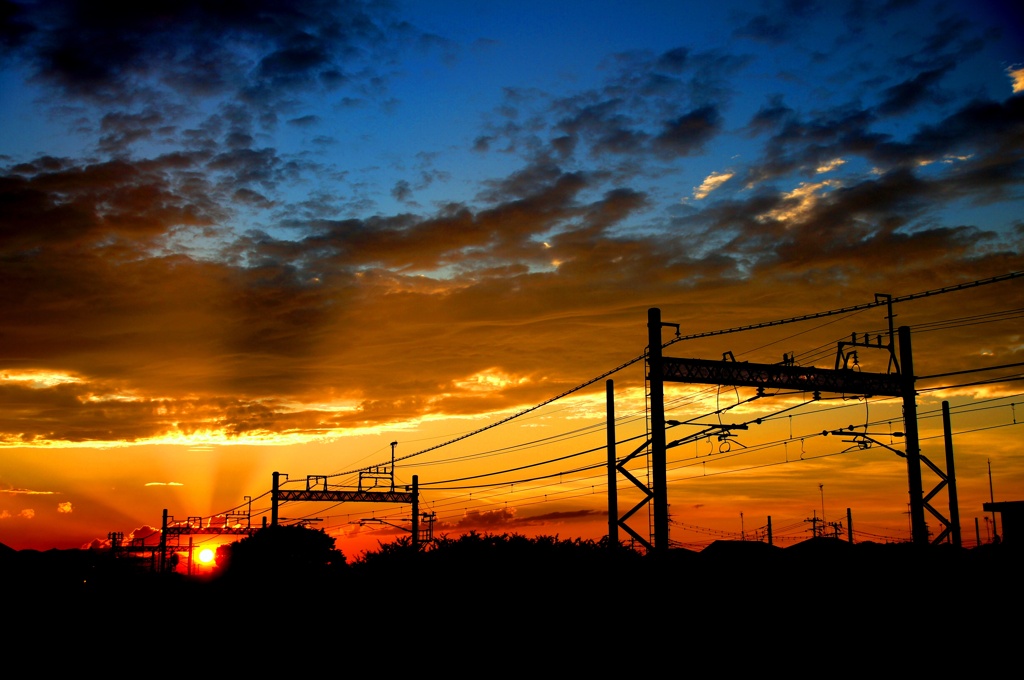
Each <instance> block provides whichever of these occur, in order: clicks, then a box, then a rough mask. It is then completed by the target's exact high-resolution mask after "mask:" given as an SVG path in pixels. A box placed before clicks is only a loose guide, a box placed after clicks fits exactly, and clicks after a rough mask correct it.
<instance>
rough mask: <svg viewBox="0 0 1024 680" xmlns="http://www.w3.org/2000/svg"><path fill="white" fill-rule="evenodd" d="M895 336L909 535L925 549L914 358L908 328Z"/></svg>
mask: <svg viewBox="0 0 1024 680" xmlns="http://www.w3.org/2000/svg"><path fill="white" fill-rule="evenodd" d="M899 336H900V365H901V366H900V370H901V372H900V378H901V380H900V382H901V391H902V393H903V420H904V430H905V431H906V442H907V483H908V487H909V492H910V534H911V539H912V540H913V542H914V543H915V544H916V545H928V527H927V525H926V524H925V521H924V488H923V486H922V483H921V446H920V442H919V440H918V434H917V392H916V391H915V389H914V382H915V378H914V354H913V351H912V350H911V347H910V327H909V326H900V330H899Z"/></svg>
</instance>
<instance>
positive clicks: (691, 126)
mask: <svg viewBox="0 0 1024 680" xmlns="http://www.w3.org/2000/svg"><path fill="white" fill-rule="evenodd" d="M721 126H722V116H721V114H720V113H719V112H718V110H717V109H715V108H714V107H711V106H704V107H701V108H699V109H695V110H693V111H690V112H688V113H685V114H683V115H682V116H679V117H678V118H675V119H673V120H670V121H667V122H666V123H665V127H664V129H663V130H662V131H661V133H659V134H658V136H657V137H655V138H654V141H653V143H654V148H655V149H656V150H657V151H658V153H659V154H660V155H662V156H668V157H674V156H689V155H691V154H694V153H697V152H698V151H700V150H702V149H703V148H704V145H705V144H707V143H708V142H709V141H710V140H711V139H712V138H714V136H715V135H716V134H717V133H718V132H719V130H720V129H721Z"/></svg>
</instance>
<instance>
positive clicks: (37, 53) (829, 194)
mask: <svg viewBox="0 0 1024 680" xmlns="http://www.w3.org/2000/svg"><path fill="white" fill-rule="evenodd" d="M1021 19H1022V12H1021V10H1015V9H1013V8H1010V7H1009V6H1007V5H1006V4H1005V3H996V2H970V3H968V2H960V1H954V2H926V1H921V2H913V1H900V0H893V1H887V2H883V1H877V2H875V1H867V2H856V3H853V2H851V3H825V2H810V1H793V2H763V3H751V2H734V1H731V0H729V1H724V2H716V3H687V2H632V3H621V2H589V3H585V4H583V3H573V2H484V3H479V2H458V1H452V2H419V3H402V2H383V3H375V2H366V3H364V2H328V1H325V0H314V1H305V0H300V1H297V2H291V3H288V4H287V6H285V5H282V4H280V3H277V2H227V3H208V2H200V1H198V0H194V1H188V2H157V3H146V4H145V5H144V6H142V5H140V6H127V7H123V6H120V4H119V3H106V2H75V1H73V0H58V1H47V2H21V1H16V0H13V1H12V0H2V1H0V47H2V50H0V54H2V56H0V120H3V122H4V130H5V132H4V136H3V139H2V140H0V201H2V202H3V205H4V209H3V211H2V215H0V257H2V259H3V268H2V271H3V274H2V277H3V278H2V279H0V282H2V284H3V287H4V289H5V290H6V291H8V292H9V294H8V295H7V296H5V298H4V301H3V303H0V304H2V305H3V306H2V307H0V312H2V315H0V318H3V319H4V321H3V326H2V328H0V330H2V337H3V341H4V348H3V350H2V352H0V371H4V376H5V378H4V381H3V382H0V390H2V391H3V393H4V395H5V397H4V399H5V401H4V403H5V404H6V406H5V408H4V410H3V413H2V415H0V441H2V442H4V443H5V445H6V446H8V447H12V448H17V449H18V450H23V454H24V455H25V456H26V457H27V458H26V460H31V456H32V455H34V454H33V453H32V451H33V450H34V449H36V448H39V449H45V448H47V447H64V446H72V447H103V446H121V445H126V444H131V445H135V444H139V445H142V444H154V443H157V444H165V443H168V442H186V443H188V442H191V443H193V444H195V443H202V444H203V445H208V444H210V442H213V443H215V444H216V443H225V442H233V443H238V442H243V443H251V444H265V443H266V444H269V443H273V442H274V441H276V440H279V439H280V440H282V441H287V442H288V443H289V444H293V443H295V442H301V441H311V442H312V441H322V440H324V439H325V438H327V439H330V438H332V437H342V436H347V435H349V434H351V432H352V431H355V430H359V431H362V429H369V430H372V431H374V432H378V433H381V432H387V430H388V429H389V428H401V427H408V423H416V422H426V421H431V422H435V421H443V420H444V419H445V418H474V417H481V418H484V417H488V416H489V415H491V414H495V413H506V412H508V411H509V410H513V411H514V410H515V409H516V408H520V407H523V406H525V405H530V404H535V403H538V402H540V401H543V400H545V399H548V398H550V397H551V396H552V395H555V394H559V393H561V392H562V391H563V390H565V389H567V387H569V386H572V385H575V384H578V383H580V382H582V381H584V380H588V379H590V378H592V377H593V376H595V375H598V374H600V373H602V372H603V371H605V370H608V369H610V368H611V367H614V366H616V365H619V364H620V363H621V362H622V361H623V360H624V359H626V358H629V357H632V356H635V355H636V354H637V353H638V352H641V351H642V349H643V344H644V343H645V341H646V339H645V336H644V332H643V328H642V326H643V323H644V319H645V318H646V310H647V309H648V308H650V307H654V306H657V307H660V308H662V309H663V310H664V311H665V316H666V318H674V319H675V320H677V321H680V322H682V323H683V326H684V328H688V329H691V331H699V330H707V329H709V328H731V327H736V326H741V325H744V324H747V323H756V322H760V321H764V320H766V319H768V318H785V317H788V316H793V315H798V314H802V313H808V312H814V311H819V310H822V309H833V308H837V307H843V306H845V305H847V304H855V303H857V302H863V301H865V300H870V299H872V295H873V294H875V293H878V292H887V293H891V294H894V295H900V294H907V293H912V292H916V291H920V290H929V289H934V288H939V287H942V286H947V285H953V284H957V283H960V282H965V281H975V280H979V279H984V278H987V277H991V276H998V275H1001V274H1006V273H1009V272H1018V271H1021V270H1024V266H1022V264H1024V256H1022V243H1024V222H1022V218H1021V214H1020V206H1021V193H1022V188H1024V187H1022V181H1024V40H1022V35H1024V34H1022V26H1021ZM1021 301H1022V293H1021V290H1020V286H1019V284H1016V285H1012V284H1011V287H1010V289H1009V291H1008V292H1003V293H1001V294H1000V295H992V296H988V297H985V296H983V297H982V298H981V299H980V300H975V301H972V302H969V303H964V302H957V301H950V302H949V303H948V305H947V306H943V305H942V304H939V303H936V305H937V306H938V308H936V309H933V310H931V311H929V313H928V314H931V315H942V314H956V313H957V312H959V311H963V309H965V308H970V309H973V310H977V311H978V312H979V313H982V312H985V311H991V312H999V311H1002V310H1005V309H1014V308H1016V307H1022V306H1024V305H1021ZM928 314H922V315H921V320H922V323H923V322H924V320H925V319H927V318H931V317H930V316H929V315H928ZM904 318H912V317H910V316H909V315H905V317H904ZM876 323H880V322H878V321H876ZM846 332H847V330H846V329H843V331H842V333H846ZM985 341H986V349H985V352H990V353H989V354H984V357H985V359H984V361H991V363H993V364H1011V363H1014V362H1015V359H1016V358H1019V355H1020V353H1021V343H1020V337H1019V331H1016V330H1015V327H1014V324H1012V323H1009V324H1007V325H1006V327H1004V328H1000V329H998V330H996V329H990V330H989V331H988V332H987V335H986V337H985ZM962 342H963V345H962V346H957V347H956V348H955V349H953V348H951V347H950V346H941V345H936V346H935V347H934V348H930V349H923V350H922V351H923V352H926V356H931V357H934V359H935V360H936V361H941V360H940V359H939V357H941V356H942V355H943V354H944V353H947V352H953V353H954V354H956V355H957V356H959V357H961V358H960V359H959V361H960V362H961V363H962V364H963V365H964V366H975V365H978V364H979V362H981V361H983V359H982V358H981V357H982V354H981V353H980V352H979V350H978V348H977V346H976V345H977V338H971V337H965V338H963V339H962ZM757 344H758V343H756V342H755V343H753V345H754V346H757ZM991 347H995V348H996V349H994V350H993V349H990V348H991ZM777 349H778V348H773V349H772V350H771V352H772V358H773V360H777V358H778V356H776V355H778V354H781V351H784V350H787V351H788V350H792V349H795V347H786V348H784V350H778V351H776V350H777ZM693 351H694V352H698V351H703V352H706V353H709V354H710V355H711V356H715V355H716V354H721V352H722V348H721V347H718V346H713V345H710V344H709V345H707V346H701V347H700V348H695V349H694V350H693ZM992 352H994V353H995V355H998V356H995V358H992V357H993V355H992V354H991V353H992ZM749 358H750V360H764V359H763V358H760V359H759V358H758V357H756V356H751V357H749ZM922 361H926V358H925V357H922ZM411 367H415V368H414V369H413V368H411ZM641 384H642V381H641ZM488 386H489V387H488ZM452 427H453V428H454V429H455V431H458V430H459V429H460V427H458V426H455V425H453V426H452ZM381 436H383V437H385V438H388V435H387V434H382V435H381ZM353 455H354V456H357V457H360V458H361V457H363V456H365V455H367V454H366V452H361V453H358V454H356V453H354V454H353ZM95 460H97V461H102V456H101V455H97V457H96V458H95ZM97 464H100V463H97ZM265 472H266V471H262V472H261V474H263V473H265ZM25 474H26V475H27V473H25ZM42 483H43V482H42V481H40V480H39V478H38V477H31V478H29V477H26V476H24V475H22V474H21V472H20V471H19V468H18V467H17V466H12V467H11V468H10V469H8V470H6V471H0V486H5V487H6V488H8V489H15V490H16V489H27V488H34V486H35V485H38V484H42ZM52 485H53V488H57V487H59V486H60V482H58V481H57V480H54V481H52ZM1021 491H1022V492H1024V489H1022V490H1021ZM12 497H14V496H13V495H12ZM17 498H18V499H22V497H21V496H17ZM63 507H65V510H63V511H62V513H61V514H62V515H64V516H65V517H63V518H62V519H66V515H67V514H69V513H68V512H67V510H66V508H67V507H68V506H63ZM4 512H8V513H9V514H10V515H11V516H15V515H16V514H17V512H18V508H14V507H12V508H10V509H7V510H4Z"/></svg>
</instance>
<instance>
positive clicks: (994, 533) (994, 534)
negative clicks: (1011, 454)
mask: <svg viewBox="0 0 1024 680" xmlns="http://www.w3.org/2000/svg"><path fill="white" fill-rule="evenodd" d="M988 500H989V502H991V503H992V504H993V507H992V540H993V541H998V540H999V532H998V531H997V530H996V509H995V502H996V497H995V495H994V494H993V492H992V459H991V458H989V459H988Z"/></svg>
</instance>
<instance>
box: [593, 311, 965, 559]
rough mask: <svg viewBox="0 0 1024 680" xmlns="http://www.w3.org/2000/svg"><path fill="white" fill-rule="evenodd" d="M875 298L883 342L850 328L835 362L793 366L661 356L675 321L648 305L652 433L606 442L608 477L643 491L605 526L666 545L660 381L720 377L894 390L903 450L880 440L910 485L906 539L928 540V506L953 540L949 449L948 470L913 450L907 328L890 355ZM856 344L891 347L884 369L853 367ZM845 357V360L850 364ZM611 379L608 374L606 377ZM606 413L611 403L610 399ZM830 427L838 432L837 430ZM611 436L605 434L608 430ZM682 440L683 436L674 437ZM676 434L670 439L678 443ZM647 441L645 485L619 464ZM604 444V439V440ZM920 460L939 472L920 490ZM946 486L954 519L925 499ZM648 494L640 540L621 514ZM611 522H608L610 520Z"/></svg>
mask: <svg viewBox="0 0 1024 680" xmlns="http://www.w3.org/2000/svg"><path fill="white" fill-rule="evenodd" d="M876 301H877V302H879V304H883V303H885V302H886V301H887V302H888V304H889V317H888V318H889V337H888V339H887V341H885V342H883V337H882V336H881V335H879V336H878V337H877V339H875V341H874V342H872V339H871V338H870V337H869V336H867V335H864V336H861V337H860V338H858V336H857V335H856V334H855V335H853V336H852V339H851V340H849V341H843V342H840V343H839V346H838V350H837V355H836V363H835V368H834V369H823V368H815V367H808V366H796V365H794V364H793V362H792V360H791V359H790V357H788V356H786V357H784V360H783V362H782V363H779V364H758V363H750V362H737V361H736V360H735V359H732V358H731V357H730V355H729V353H727V354H726V355H725V356H724V357H723V360H722V361H714V360H708V359H684V358H676V357H666V356H664V355H663V354H662V348H663V346H664V343H663V342H662V338H661V334H662V330H663V329H664V328H665V327H666V326H669V327H673V328H675V329H676V335H677V336H678V335H679V326H678V325H677V324H671V323H664V322H662V320H661V310H660V309H658V308H651V309H649V310H648V316H647V329H648V348H647V352H646V359H647V379H648V383H649V394H650V416H651V433H650V439H649V440H648V441H647V442H646V443H645V444H644V445H643V446H641V448H640V449H637V450H636V451H634V452H632V453H631V454H630V455H629V456H627V457H626V458H624V459H622V460H620V461H616V460H615V456H614V452H613V450H612V449H611V448H610V449H609V468H610V471H609V477H612V476H613V470H612V468H613V467H614V469H615V470H617V471H618V472H619V473H621V474H623V475H624V476H626V477H627V478H629V479H630V481H632V482H633V483H634V484H635V485H637V486H638V487H640V488H641V489H643V490H644V491H645V497H644V498H643V499H642V500H641V501H640V503H639V504H637V506H635V507H633V508H632V509H631V510H630V511H629V512H628V513H627V514H626V515H625V516H623V517H619V518H618V520H617V521H616V522H609V528H610V530H612V529H617V528H622V529H624V530H625V531H627V533H629V534H630V535H632V536H633V537H634V538H635V539H638V540H640V542H642V543H645V544H646V547H647V548H648V549H653V550H656V551H661V550H666V549H667V548H668V545H669V537H668V527H669V516H668V490H667V486H668V484H667V455H666V451H667V449H668V448H669V447H670V445H669V444H668V442H667V440H666V434H665V432H666V428H667V427H668V426H670V425H675V424H678V423H675V422H674V421H667V420H666V419H665V403H664V400H665V388H664V384H665V383H666V382H683V383H702V384H713V385H727V386H737V387H754V388H757V390H758V395H759V396H762V395H763V394H764V393H765V391H766V390H779V389H784V390H796V391H803V392H810V393H813V394H814V395H815V398H820V395H821V393H823V392H830V393H837V394H843V395H846V396H864V397H870V396H890V397H900V398H902V400H903V417H904V441H905V450H904V451H898V450H896V449H893V448H892V447H889V446H885V448H888V449H890V450H892V451H894V452H896V453H897V454H898V455H900V456H902V457H904V458H905V459H906V461H907V480H908V486H909V493H910V520H911V539H912V541H913V542H914V543H917V544H927V543H928V527H927V525H926V523H925V515H924V511H925V509H927V510H928V511H929V512H931V513H932V514H933V515H934V516H935V517H937V518H938V519H939V520H940V521H941V522H942V523H943V524H944V526H945V530H944V531H943V532H942V533H941V534H940V535H939V537H938V538H937V539H936V541H939V540H942V539H944V538H945V537H946V536H947V535H949V534H952V536H953V539H954V541H957V542H958V541H959V530H958V527H956V526H955V525H957V524H958V522H959V520H958V517H957V511H956V508H955V504H956V481H955V477H954V475H953V472H952V470H953V466H952V454H951V452H948V453H947V472H943V471H942V470H941V469H940V468H938V467H937V466H936V465H934V464H933V463H932V462H931V461H928V460H926V459H923V457H922V456H921V451H920V444H919V440H918V428H917V403H916V393H915V390H914V383H915V378H914V362H913V354H912V351H911V341H910V328H909V327H907V326H901V327H900V328H899V329H898V337H899V345H898V346H899V357H898V359H897V356H896V354H897V352H896V343H895V336H896V333H894V329H893V327H892V320H893V318H894V317H893V314H892V299H891V297H888V296H882V295H876ZM858 348H872V349H884V350H887V351H888V352H889V354H890V360H889V371H890V372H888V373H870V372H864V371H861V370H859V368H860V367H859V365H858V357H857V351H858ZM851 362H852V365H851ZM609 383H610V381H609ZM608 398H609V400H610V399H611V386H610V385H609V396H608ZM609 413H611V406H610V405H609ZM731 427H733V426H727V425H720V426H718V429H717V430H716V431H715V432H714V433H713V434H716V435H718V436H719V439H720V440H723V438H726V439H725V440H724V441H726V442H727V441H728V439H727V438H728V437H729V436H731ZM835 434H839V433H838V432H836V433H835ZM842 434H844V435H848V436H856V435H855V434H854V433H852V432H843V433H842ZM700 436H701V437H704V436H708V432H706V431H705V432H702V433H701V434H700ZM860 436H861V437H867V433H861V435H860ZM609 439H610V440H611V438H609ZM680 441H682V440H680ZM678 443H680V442H672V445H677V444H678ZM647 446H649V447H650V449H649V450H650V456H651V480H652V481H651V485H650V487H649V488H648V487H646V485H642V484H641V483H640V482H639V481H638V480H636V479H635V478H634V477H633V476H632V475H630V474H629V473H628V472H627V471H626V470H625V467H624V466H625V463H626V462H628V461H629V460H630V459H631V458H633V457H635V456H636V455H637V454H639V453H640V452H641V450H643V449H644V448H646V447H647ZM610 447H611V445H610ZM922 460H925V463H926V464H927V465H928V466H929V467H930V468H931V469H932V470H933V471H934V472H936V474H938V475H939V477H940V478H941V480H942V481H941V482H940V484H939V485H938V486H937V487H936V488H935V489H934V490H933V491H931V492H930V493H929V494H928V496H927V497H926V496H925V495H924V492H923V485H922V479H921V462H922ZM947 485H948V486H949V489H948V491H949V498H950V505H951V515H952V516H953V518H954V521H953V522H951V521H949V520H947V519H946V518H944V517H943V516H942V515H941V514H940V513H939V512H938V511H937V510H936V509H935V508H934V506H932V505H930V504H929V501H930V500H931V499H932V497H934V495H935V494H936V493H937V492H938V491H939V490H941V489H942V488H943V487H945V486H947ZM648 502H650V503H651V504H652V506H653V544H650V543H647V542H646V541H644V539H643V538H642V537H641V536H639V535H638V533H637V532H636V531H634V530H633V529H631V528H630V527H629V526H628V525H627V524H626V520H627V519H629V517H630V516H631V515H632V514H634V513H635V512H636V511H637V510H638V509H640V507H642V506H643V505H645V504H646V503H648ZM615 506H616V501H615V498H614V494H609V512H610V515H614V516H616V517H618V510H617V508H616V507H615ZM613 525H614V526H613Z"/></svg>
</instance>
